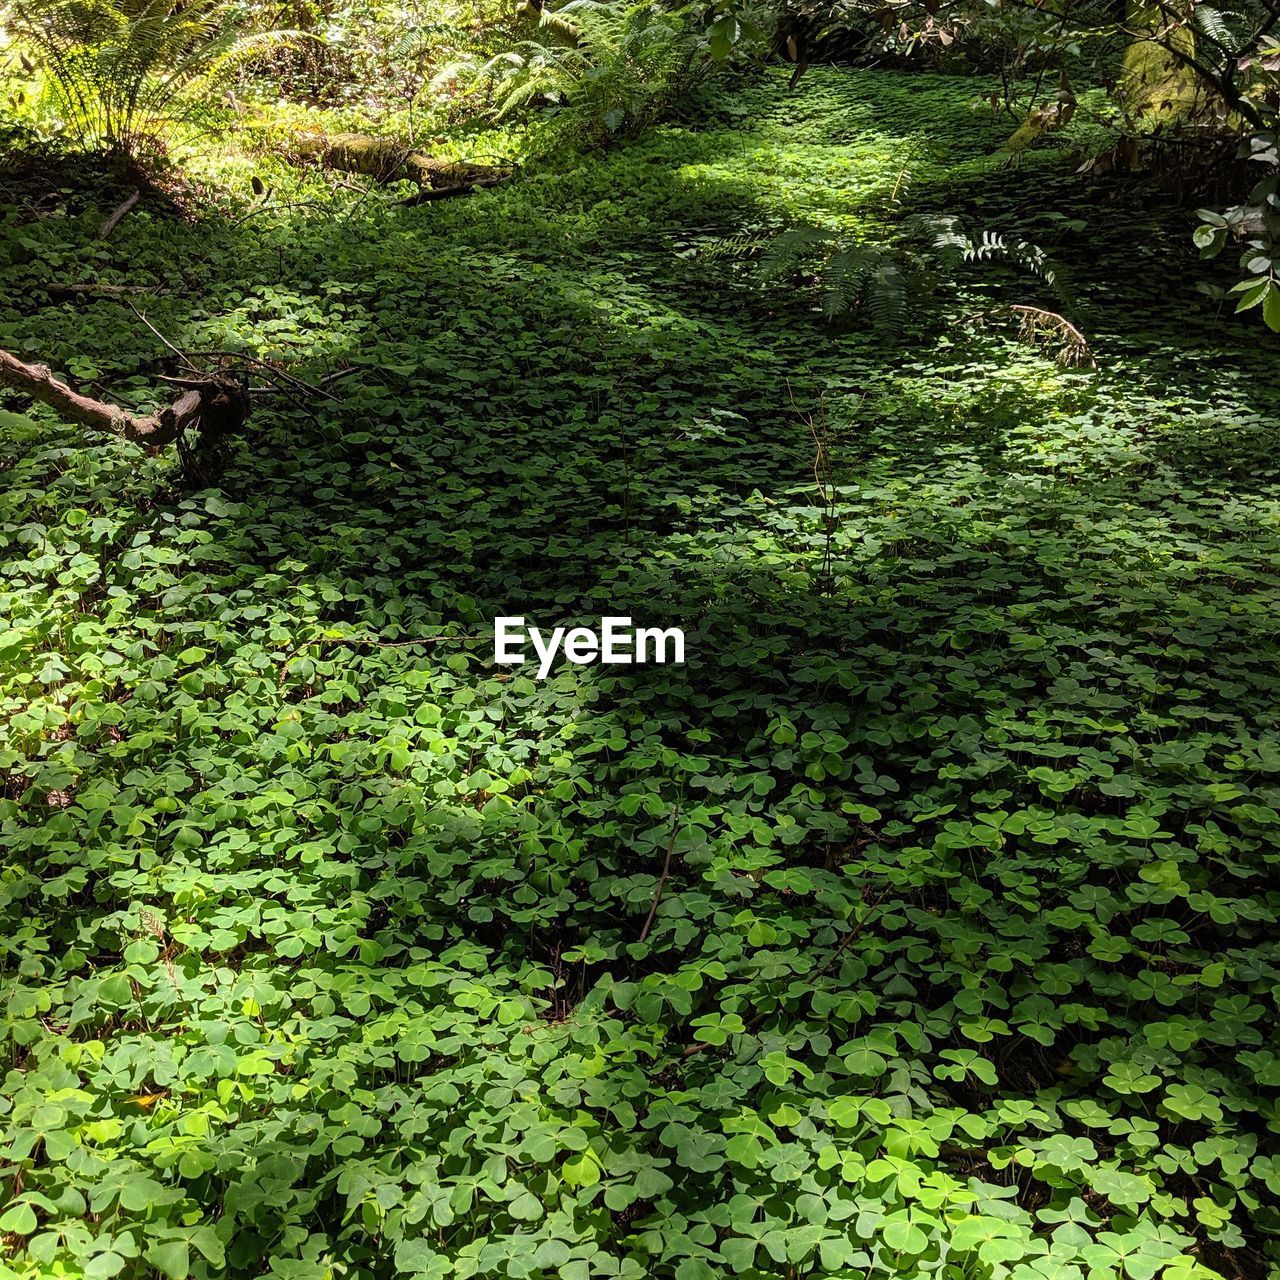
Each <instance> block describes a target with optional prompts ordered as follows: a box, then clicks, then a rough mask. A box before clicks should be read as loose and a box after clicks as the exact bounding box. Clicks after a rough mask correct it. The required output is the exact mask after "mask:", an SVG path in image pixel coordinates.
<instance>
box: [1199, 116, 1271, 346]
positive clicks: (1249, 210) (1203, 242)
mask: <svg viewBox="0 0 1280 1280" xmlns="http://www.w3.org/2000/svg"><path fill="white" fill-rule="evenodd" d="M1243 150H1244V154H1245V157H1246V158H1247V159H1248V160H1250V161H1252V162H1254V163H1256V164H1261V165H1264V166H1266V169H1267V175H1266V177H1264V178H1263V179H1262V180H1261V181H1260V182H1259V183H1257V184H1256V185H1255V186H1254V188H1253V191H1252V192H1251V193H1250V196H1249V201H1248V203H1246V204H1240V205H1235V206H1233V207H1232V208H1230V209H1225V210H1223V212H1221V213H1218V212H1216V211H1215V210H1213V209H1201V210H1200V213H1199V217H1200V220H1201V224H1200V226H1198V227H1197V228H1196V232H1195V243H1196V247H1197V248H1198V249H1199V250H1200V256H1201V257H1202V258H1216V257H1217V256H1218V254H1220V253H1221V252H1222V250H1223V249H1224V248H1225V247H1226V244H1227V240H1228V238H1229V237H1230V238H1234V239H1235V240H1236V241H1237V243H1239V244H1240V245H1241V252H1240V271H1241V273H1242V278H1241V279H1240V280H1239V282H1238V283H1236V284H1235V285H1233V286H1232V288H1231V289H1230V290H1229V294H1230V295H1234V296H1235V298H1236V310H1237V311H1249V310H1251V309H1252V308H1254V307H1257V308H1259V310H1260V314H1261V315H1262V318H1263V320H1264V321H1265V322H1266V324H1267V327H1268V328H1269V329H1272V330H1274V331H1275V332H1277V333H1280V135H1278V134H1276V133H1275V132H1269V133H1260V134H1257V135H1255V136H1254V137H1252V138H1250V139H1249V141H1248V142H1247V143H1245V144H1244V148H1243Z"/></svg>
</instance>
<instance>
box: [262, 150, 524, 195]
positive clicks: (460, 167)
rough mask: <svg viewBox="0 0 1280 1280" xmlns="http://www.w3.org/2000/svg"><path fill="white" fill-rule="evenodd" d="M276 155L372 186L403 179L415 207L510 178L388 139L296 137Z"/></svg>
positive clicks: (498, 170)
mask: <svg viewBox="0 0 1280 1280" xmlns="http://www.w3.org/2000/svg"><path fill="white" fill-rule="evenodd" d="M282 154H283V156H284V158H285V159H286V160H289V161H290V162H291V163H294V164H298V163H302V162H305V161H316V162H318V163H319V164H321V165H323V166H324V167H325V168H328V169H338V170H340V171H341V172H343V173H360V174H363V175H364V176H365V177H367V178H373V179H374V181H375V182H378V183H383V184H385V183H388V182H394V181H396V180H397V179H401V178H403V179H407V180H408V181H410V182H413V183H416V184H417V186H418V188H419V194H418V196H417V197H415V198H414V202H415V203H416V202H417V200H419V199H422V200H443V199H447V198H448V197H450V196H454V195H465V194H466V193H467V192H468V191H474V190H475V188H476V187H478V186H495V185H496V184H497V183H499V182H505V181H506V179H507V178H509V177H510V176H511V175H510V174H509V173H508V172H506V171H505V170H502V169H496V168H493V167H492V166H490V165H482V164H471V163H469V162H467V161H465V160H438V159H436V157H434V156H429V155H425V154H424V153H423V152H421V151H415V150H414V149H413V148H412V147H406V146H404V145H402V144H401V143H398V142H394V141H392V140H391V139H389V138H370V137H366V136H365V135H364V134H359V133H335V134H322V133H314V134H313V133H304V134H298V135H296V136H294V137H293V138H291V139H289V141H288V142H287V143H286V145H285V146H284V148H283V150H282ZM428 192H435V194H434V195H431V194H428Z"/></svg>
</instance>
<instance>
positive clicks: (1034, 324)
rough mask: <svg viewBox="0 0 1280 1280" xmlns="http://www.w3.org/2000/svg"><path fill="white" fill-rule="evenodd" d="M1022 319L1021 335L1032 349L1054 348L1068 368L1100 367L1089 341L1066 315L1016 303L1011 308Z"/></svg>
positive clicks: (1060, 361) (1020, 325) (1055, 357)
mask: <svg viewBox="0 0 1280 1280" xmlns="http://www.w3.org/2000/svg"><path fill="white" fill-rule="evenodd" d="M1009 310H1010V311H1011V312H1013V314H1014V315H1015V316H1017V317H1018V336H1019V338H1020V339H1021V340H1022V341H1023V342H1025V343H1027V344H1028V345H1029V346H1052V347H1056V348H1057V351H1056V353H1055V355H1054V359H1056V360H1057V362H1058V363H1059V364H1062V365H1066V366H1067V367H1068V368H1077V367H1079V366H1080V365H1088V366H1089V367H1090V368H1091V369H1096V368H1097V367H1098V362H1097V360H1096V359H1094V355H1093V348H1092V347H1090V346H1089V339H1088V338H1086V337H1085V336H1084V334H1083V333H1082V332H1081V331H1080V329H1078V328H1077V327H1076V326H1075V325H1073V324H1072V323H1071V321H1070V320H1068V319H1067V318H1066V316H1062V315H1059V314H1058V313H1057V312H1056V311H1046V310H1045V309H1044V308H1043V307H1030V306H1026V305H1023V304H1017V303H1015V304H1014V305H1013V306H1011V307H1010V308H1009Z"/></svg>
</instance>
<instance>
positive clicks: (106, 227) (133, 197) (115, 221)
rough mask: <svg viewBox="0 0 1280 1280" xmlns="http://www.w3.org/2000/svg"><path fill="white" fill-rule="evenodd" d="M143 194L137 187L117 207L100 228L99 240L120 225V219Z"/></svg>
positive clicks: (103, 238)
mask: <svg viewBox="0 0 1280 1280" xmlns="http://www.w3.org/2000/svg"><path fill="white" fill-rule="evenodd" d="M141 196H142V192H141V191H139V190H138V189H137V187H135V188H134V189H133V190H132V191H131V192H130V193H129V195H128V196H127V197H126V198H125V199H124V200H123V201H122V202H121V203H120V205H119V206H118V207H117V208H116V211H115V212H114V213H113V214H112V215H111V216H110V217H109V218H108V219H107V220H106V221H105V222H104V223H103V224H102V226H100V227H99V228H98V239H99V240H105V239H106V238H107V237H108V236H109V235H110V234H111V233H112V232H113V231H114V230H115V229H116V227H117V226H119V225H120V219H121V218H123V217H124V215H125V214H126V213H128V212H129V210H130V209H132V208H133V206H134V205H135V204H137V203H138V200H139V199H140V198H141Z"/></svg>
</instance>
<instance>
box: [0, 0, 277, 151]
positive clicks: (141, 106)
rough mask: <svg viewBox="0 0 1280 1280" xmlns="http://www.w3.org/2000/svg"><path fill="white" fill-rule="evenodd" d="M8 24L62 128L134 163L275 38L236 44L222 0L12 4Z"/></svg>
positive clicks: (233, 22) (23, 0)
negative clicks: (221, 79) (219, 81)
mask: <svg viewBox="0 0 1280 1280" xmlns="http://www.w3.org/2000/svg"><path fill="white" fill-rule="evenodd" d="M5 16H6V21H7V24H8V26H9V27H10V29H11V30H12V31H13V33H14V34H15V35H16V36H17V37H18V39H19V40H21V41H23V42H25V43H26V44H27V45H28V46H29V47H30V48H31V49H32V50H33V51H35V52H36V53H37V55H38V56H39V58H40V59H41V61H42V63H43V65H44V69H45V71H46V72H47V75H48V82H49V88H50V91H51V93H52V96H53V99H54V103H55V106H56V109H57V110H58V112H59V113H60V116H61V124H62V126H63V127H64V128H65V129H66V130H67V131H68V132H69V133H70V134H71V135H72V136H73V137H75V138H76V139H78V140H79V141H80V142H82V143H84V144H85V145H87V146H90V147H101V148H104V149H106V150H109V151H115V152H119V153H122V154H125V155H129V156H134V155H137V154H138V153H139V151H140V150H142V149H144V148H145V147H147V146H148V145H149V144H152V143H154V142H155V141H156V140H157V139H158V137H159V133H160V130H161V129H162V127H163V126H164V125H165V124H167V123H170V122H171V121H172V120H173V119H174V118H175V115H179V114H181V113H182V112H183V111H184V110H188V109H190V108H191V106H192V105H193V103H192V99H191V97H188V96H187V95H192V94H194V93H196V92H197V91H199V90H200V89H202V88H206V87H207V86H208V85H209V84H210V83H211V82H212V81H214V80H215V79H216V78H217V77H218V76H219V75H220V74H225V73H226V72H227V71H228V69H229V68H230V67H231V66H232V65H233V64H234V63H235V62H236V61H237V60H240V59H243V58H246V57H248V56H249V54H250V53H252V52H254V51H256V50H258V49H260V48H261V47H262V46H263V44H264V43H269V42H270V41H272V40H273V39H275V38H278V36H272V35H269V34H264V33H259V34H258V35H255V36H251V37H250V36H241V35H240V34H239V33H238V30H237V18H238V16H239V14H238V11H237V9H236V8H235V7H233V6H232V5H230V4H228V3H227V2H226V0H144V2H143V3H141V4H137V3H133V2H132V0H10V3H9V4H8V5H7V6H6V9H5Z"/></svg>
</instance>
